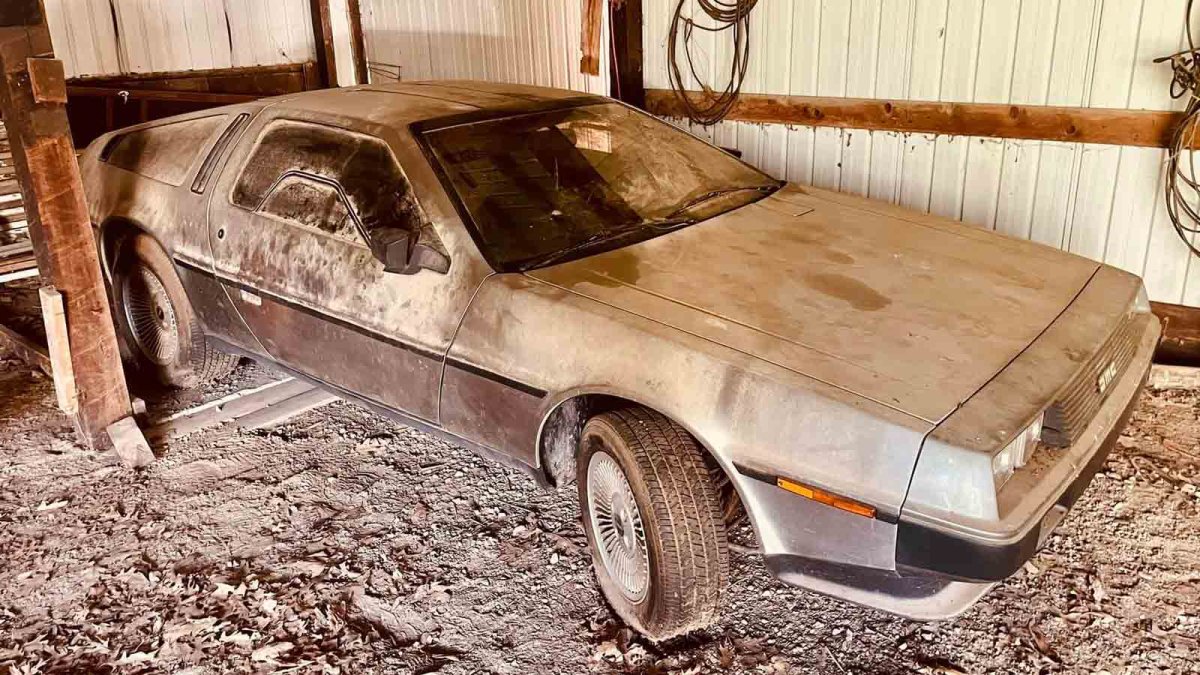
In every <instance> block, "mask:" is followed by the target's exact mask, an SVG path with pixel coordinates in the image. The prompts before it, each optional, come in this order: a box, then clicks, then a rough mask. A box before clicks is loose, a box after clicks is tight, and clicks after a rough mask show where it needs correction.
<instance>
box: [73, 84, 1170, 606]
mask: <svg viewBox="0 0 1200 675" xmlns="http://www.w3.org/2000/svg"><path fill="white" fill-rule="evenodd" d="M599 100H602V99H597V98H580V97H578V96H577V95H576V94H574V93H570V92H560V91H555V90H547V89H538V88H532V87H519V86H512V85H495V84H484V83H461V82H460V83H415V84H403V85H387V86H373V85H368V86H363V87H357V88H353V89H346V90H331V91H325V92H318V93H309V94H303V95H298V96H295V97H291V98H282V99H275V100H267V101H262V102H256V103H252V104H245V105H241V106H232V107H229V108H225V109H220V110H217V111H206V112H203V113H197V114H194V115H191V116H187V117H185V118H184V119H194V118H200V117H204V116H211V115H223V116H225V119H226V120H228V121H229V122H232V121H234V120H235V119H238V116H239V115H243V114H244V115H246V118H244V121H243V122H242V123H240V126H239V127H237V128H236V129H235V133H234V134H233V136H234V137H233V138H231V139H227V140H228V141H229V143H228V145H227V146H222V145H221V144H222V143H223V141H222V140H221V137H220V135H219V134H216V133H214V135H213V136H212V137H211V138H209V139H208V140H207V141H206V142H205V144H204V146H203V147H201V148H199V152H197V154H196V159H195V160H194V162H193V163H192V165H191V166H190V167H189V169H188V173H187V180H186V181H184V182H183V183H182V184H181V185H178V186H177V185H170V184H166V183H162V182H159V181H155V180H152V179H149V178H145V177H143V176H139V175H137V174H135V173H132V172H129V171H125V170H122V169H119V168H116V167H113V166H110V165H108V164H106V163H105V162H104V161H103V160H102V159H101V155H102V153H103V150H104V148H105V147H106V144H107V143H108V142H109V141H110V140H112V138H114V135H113V134H110V135H108V136H105V137H102V138H101V139H99V140H98V141H97V142H96V143H94V144H93V145H92V146H91V147H90V148H89V149H88V151H87V152H86V153H85V154H84V156H83V158H82V160H81V166H82V169H83V175H84V182H85V185H86V187H87V191H88V197H89V204H90V206H91V213H92V217H93V219H94V222H95V223H96V224H97V225H98V226H99V228H100V236H101V237H102V238H105V245H103V246H102V247H101V248H102V250H103V251H105V252H106V254H108V255H111V252H112V244H111V241H110V240H111V239H112V237H113V235H111V234H110V233H111V232H112V231H115V230H118V229H120V228H131V227H133V228H137V229H139V230H142V231H145V232H147V233H149V234H151V235H152V236H154V237H155V238H156V239H157V240H158V241H159V242H160V243H161V245H162V246H163V247H164V249H165V250H166V251H167V252H168V253H169V254H170V255H171V256H172V257H173V258H174V259H175V261H176V262H177V266H178V269H179V272H180V275H181V278H182V279H183V280H184V283H185V287H186V288H187V290H188V292H189V296H190V298H191V300H192V303H193V305H194V306H195V307H196V310H197V312H198V314H199V316H200V317H201V320H202V322H203V323H204V326H205V329H206V331H207V332H208V334H209V335H210V336H211V337H212V338H213V339H215V340H218V341H220V342H221V343H223V344H224V345H225V346H227V347H228V348H231V349H236V350H239V351H242V352H245V353H247V354H249V355H252V356H255V357H257V358H261V359H265V360H268V361H271V362H274V363H277V364H279V365H281V366H282V367H284V368H286V369H288V370H291V371H293V372H296V373H298V374H300V375H302V376H304V377H307V378H310V379H312V380H314V381H316V382H319V383H320V384H322V385H324V386H327V387H329V388H331V389H332V390H334V391H337V392H339V393H341V394H343V395H346V396H347V397H350V398H353V399H356V400H359V401H362V402H364V403H366V404H368V405H370V406H372V407H374V408H375V409H376V410H379V411H381V412H384V413H387V414H390V415H393V416H394V417H396V418H398V419H401V420H403V421H405V422H408V423H411V424H415V425H417V426H420V427H422V428H425V429H429V430H432V431H435V432H438V433H442V434H446V435H448V436H450V437H451V438H453V439H456V440H457V441H459V442H462V443H464V444H467V445H469V446H470V447H472V448H474V449H477V450H479V451H481V452H484V453H485V454H489V455H492V456H495V457H498V458H501V459H504V460H506V461H508V462H509V463H510V464H513V465H515V466H519V467H522V468H525V469H527V470H529V471H530V472H531V473H533V474H535V475H536V476H538V477H539V478H541V479H543V480H545V481H547V482H554V481H555V479H556V478H558V479H561V477H562V476H563V475H565V474H563V473H561V472H558V471H552V470H551V469H550V468H549V465H551V464H553V462H554V461H555V460H558V459H562V458H563V457H564V456H569V455H570V454H571V453H573V451H574V441H575V438H576V434H577V433H578V429H579V426H580V424H581V422H582V420H581V419H580V414H581V410H582V408H581V402H585V401H593V400H605V401H612V400H620V401H628V402H632V403H637V404H641V405H645V406H647V407H650V408H652V409H654V410H657V411H658V412H660V413H662V414H664V415H666V416H668V417H670V418H671V419H673V420H675V421H676V422H678V423H679V424H681V425H682V426H684V427H685V428H686V429H687V430H688V431H689V432H691V433H692V434H693V435H694V436H695V437H696V438H697V439H698V440H699V441H700V442H701V443H702V444H703V446H704V447H705V448H706V449H707V450H708V451H709V452H710V453H711V454H712V456H713V457H714V459H715V460H716V461H717V462H718V463H719V464H720V466H721V467H722V469H724V471H725V473H726V474H727V475H728V476H729V478H730V480H731V481H732V483H733V486H734V487H735V489H736V491H737V494H738V495H739V496H740V498H741V501H742V503H743V504H744V505H745V508H746V511H747V512H748V514H749V516H750V519H751V522H752V523H753V525H754V529H755V532H756V534H757V537H758V540H759V542H760V544H761V548H762V551H763V554H764V557H765V560H766V563H767V565H768V567H769V568H770V569H771V570H772V572H773V573H775V574H776V575H777V576H779V577H780V578H782V579H783V580H784V581H786V582H788V583H793V584H796V585H800V586H804V587H808V588H811V589H814V590H817V591H820V592H823V593H828V594H831V595H834V596H838V597H842V598H845V599H848V600H851V601H854V602H859V603H863V604H867V605H871V606H875V607H879V608H882V609H885V610H888V611H892V612H896V613H899V614H903V615H906V616H910V617H915V618H929V619H932V618H944V617H948V616H952V615H954V614H956V613H958V612H960V611H962V610H963V609H965V608H966V607H968V606H969V605H970V604H971V603H972V602H973V601H974V600H975V599H977V598H978V597H979V596H980V595H981V594H982V593H984V592H985V591H986V590H987V589H988V588H989V587H990V584H991V583H993V582H995V581H997V580H999V579H1000V578H1003V577H1004V576H1006V575H1007V574H1009V573H1011V571H1013V569H1015V568H1014V567H1012V565H1013V564H1014V562H1015V564H1016V565H1019V564H1020V563H1021V562H1023V561H1024V560H1025V559H1026V558H1028V556H1029V555H1031V554H1032V552H1033V550H1035V549H1036V547H1037V545H1039V544H1040V543H1041V542H1042V541H1044V537H1045V533H1046V532H1048V531H1049V530H1050V529H1052V527H1053V525H1054V524H1055V523H1056V522H1057V519H1058V518H1059V517H1061V513H1062V512H1063V511H1065V507H1069V506H1070V503H1068V502H1073V501H1074V498H1076V497H1077V496H1078V492H1079V491H1081V490H1082V487H1084V486H1086V484H1087V481H1088V479H1090V477H1091V474H1092V473H1094V471H1095V469H1096V468H1097V465H1096V462H1097V458H1099V460H1098V461H1103V456H1104V454H1105V453H1106V452H1107V447H1108V446H1111V440H1112V438H1113V437H1114V434H1116V433H1118V432H1119V430H1120V428H1121V426H1122V425H1123V423H1124V418H1123V415H1124V414H1126V413H1127V411H1128V409H1129V407H1130V406H1131V405H1132V402H1133V401H1134V400H1135V397H1136V394H1137V392H1138V391H1139V389H1140V386H1141V384H1142V381H1143V379H1144V376H1145V373H1146V371H1147V369H1148V365H1149V362H1150V356H1151V354H1152V352H1153V349H1154V346H1155V344H1156V343H1157V339H1158V335H1159V328H1158V324H1157V321H1155V320H1154V319H1153V317H1152V316H1151V315H1150V314H1149V313H1148V308H1146V307H1144V306H1143V305H1142V303H1141V302H1140V301H1139V291H1140V289H1141V284H1140V281H1139V280H1138V279H1137V278H1136V277H1134V276H1132V275H1129V274H1126V273H1124V272H1120V271H1118V270H1115V269H1113V268H1110V267H1106V266H1102V265H1099V264H1097V263H1095V262H1092V261H1089V260H1086V259H1083V258H1080V257H1077V256H1073V255H1069V254H1066V253H1063V252H1060V251H1057V250H1054V249H1051V248H1049V247H1045V246H1041V245H1038V244H1034V243H1029V242H1025V241H1018V240H1013V239H1008V238H1005V237H1002V236H1000V235H997V234H995V233H992V232H988V231H985V230H980V229H976V228H972V227H968V226H965V225H962V224H959V223H955V222H951V221H947V220H944V219H940V218H936V217H933V216H928V215H923V214H918V213H914V212H912V211H908V210H905V209H901V208H897V207H893V206H889V205H886V204H881V203H878V202H874V201H869V200H865V199H859V198H856V197H849V196H845V195H841V194H836V193H831V192H827V191H823V190H817V189H813V188H807V187H803V188H802V187H798V186H787V187H785V188H783V189H782V190H780V191H779V192H777V193H775V194H774V195H771V196H769V197H766V198H764V199H762V200H760V201H758V202H755V203H753V204H750V205H748V206H744V207H742V208H739V209H735V210H733V211H730V212H728V213H725V214H723V215H720V216H717V217H714V218H711V219H708V220H706V221H703V222H700V223H697V224H695V225H692V226H690V227H687V228H684V229H681V230H678V231H675V232H671V233H670V234H665V235H663V236H659V237H657V238H653V239H649V240H647V241H643V242H641V243H637V244H634V245H630V246H626V247H622V248H618V249H616V250H612V251H609V252H606V253H601V254H598V255H593V256H589V257H586V258H583V259H579V260H575V261H572V262H566V263H563V264H558V265H553V266H550V267H546V268H542V269H536V270H532V271H529V272H526V273H496V272H494V271H493V270H492V269H491V268H490V266H489V265H488V263H487V262H486V260H485V259H484V257H483V256H482V255H481V252H480V250H479V248H478V246H477V244H476V242H475V241H474V240H473V239H472V236H471V235H470V233H469V231H468V229H467V227H466V226H465V224H464V214H463V213H462V211H461V210H460V209H459V208H458V207H457V206H456V204H455V203H454V201H453V199H452V198H451V197H450V196H449V195H448V194H447V191H446V187H445V186H444V185H443V183H442V181H441V180H440V178H439V176H438V174H437V171H436V170H435V168H434V167H433V166H432V165H431V163H430V160H429V159H428V157H427V154H426V153H425V152H424V150H423V148H422V146H421V143H420V139H419V137H418V134H417V133H415V132H414V130H413V128H412V125H414V124H417V123H421V122H425V121H428V120H431V119H437V118H442V117H445V116H450V115H456V114H461V113H466V112H470V111H474V110H480V109H483V110H495V111H497V114H501V113H503V112H504V111H509V112H511V113H512V114H517V113H519V112H521V111H523V110H527V109H530V108H533V107H538V106H547V105H555V101H558V102H560V103H561V104H563V105H567V104H582V103H587V102H596V101H599ZM278 120H291V121H294V122H297V123H316V124H321V125H327V126H332V127H337V128H341V129H345V130H350V131H352V132H353V133H357V134H366V135H368V136H371V137H374V138H378V139H382V141H384V142H385V143H386V144H387V146H388V147H389V148H390V150H391V152H392V153H393V154H394V156H395V159H396V161H397V163H398V164H399V166H400V168H401V169H402V171H403V173H404V175H405V176H406V178H407V180H408V181H409V183H411V185H412V187H413V192H414V193H415V195H416V197H417V200H418V201H419V206H420V209H421V211H422V212H423V214H424V217H425V218H426V219H427V221H428V223H429V225H430V226H431V227H432V228H433V231H434V233H435V234H436V237H437V239H438V240H439V241H440V243H441V245H442V246H444V249H445V252H446V255H447V256H448V258H449V259H450V266H449V270H448V271H447V272H446V273H445V274H439V273H436V272H432V271H422V272H420V273H417V274H413V275H399V274H390V273H385V272H384V271H383V270H382V267H381V265H380V264H379V262H378V261H377V260H376V258H375V256H374V255H373V254H372V251H371V250H370V248H368V247H367V246H366V245H362V244H354V243H349V242H345V241H340V240H335V239H333V238H330V237H328V236H325V235H321V234H318V233H314V232H312V231H310V230H305V229H303V228H297V227H296V226H294V225H292V224H289V223H286V222H282V221H279V220H277V219H272V218H269V217H264V216H262V215H261V214H257V213H253V212H251V211H248V210H245V209H242V208H239V207H238V206H236V205H234V204H233V203H232V201H231V198H230V195H231V191H232V190H233V185H234V183H235V181H236V180H237V179H238V176H239V175H240V174H241V172H242V168H243V166H244V164H245V163H246V161H247V158H248V157H249V155H250V153H251V152H252V150H253V148H254V145H255V139H257V138H259V136H260V134H261V133H262V132H263V130H264V129H267V128H269V127H270V125H272V124H273V123H275V122H277V121H278ZM154 124H161V123H154ZM154 124H152V125H147V126H148V127H149V126H154ZM227 126H228V125H227V124H226V123H224V122H223V123H222V124H221V125H220V128H222V129H224V128H227ZM137 129H138V128H137V127H135V128H134V130H135V131H136V130H137ZM120 133H127V132H120ZM214 148H216V149H215V150H214ZM206 161H209V162H211V163H213V167H212V168H213V173H212V175H213V178H212V179H211V180H210V181H209V182H208V183H207V185H205V186H203V188H204V189H203V190H202V191H201V192H197V191H194V190H192V189H190V187H191V186H192V183H193V180H192V179H193V177H194V176H195V175H196V174H197V173H198V172H201V167H202V164H203V163H204V162H206ZM1118 337H1120V338H1121V344H1120V345H1118V347H1119V349H1117V352H1114V353H1119V354H1122V355H1123V356H1121V357H1120V368H1119V372H1116V373H1115V375H1116V377H1115V379H1114V378H1112V376H1113V375H1114V372H1113V371H1116V370H1118V369H1117V368H1116V366H1115V365H1112V367H1111V368H1110V363H1111V364H1116V363H1117V360H1105V359H1104V358H1102V357H1104V355H1105V354H1106V353H1107V352H1105V349H1106V345H1111V344H1113V343H1115V342H1117V338H1118ZM1114 359H1115V357H1114ZM1094 369H1100V370H1102V371H1106V372H1107V375H1106V376H1107V377H1109V379H1113V381H1112V382H1111V383H1110V384H1109V385H1107V386H1105V387H1101V388H1102V389H1105V391H1102V392H1101V394H1102V395H1101V396H1100V397H1099V399H1101V400H1099V402H1098V403H1097V405H1098V406H1099V407H1098V408H1097V409H1096V410H1095V411H1094V414H1092V415H1091V416H1090V417H1089V419H1088V424H1087V426H1086V428H1084V429H1082V430H1076V432H1075V433H1074V435H1073V437H1072V439H1071V442H1070V444H1069V446H1067V447H1058V448H1040V449H1039V450H1038V452H1037V453H1036V454H1035V455H1034V458H1033V460H1032V461H1031V463H1030V465H1029V466H1028V467H1026V468H1025V469H1022V470H1020V471H1017V472H1016V475H1015V476H1014V478H1013V479H1012V480H1010V481H1009V482H1008V483H1007V484H1005V485H1004V486H1003V487H1001V488H999V489H997V488H996V487H995V484H994V483H993V469H992V459H993V457H994V456H995V455H996V454H997V453H998V452H999V451H1000V450H1001V449H1002V448H1003V447H1004V446H1005V445H1006V444H1007V443H1008V442H1009V441H1010V440H1011V439H1012V438H1013V436H1014V435H1015V434H1017V433H1019V432H1020V431H1021V430H1022V429H1024V428H1025V427H1027V426H1028V425H1029V424H1030V422H1031V421H1032V420H1034V419H1035V418H1036V417H1037V416H1038V415H1039V414H1041V413H1042V412H1043V411H1045V410H1046V409H1047V408H1048V407H1051V406H1054V405H1055V404H1056V401H1059V400H1060V399H1061V398H1062V397H1063V396H1064V393H1065V392H1069V391H1074V389H1072V387H1073V386H1074V387H1075V389H1078V386H1082V385H1078V383H1079V382H1081V381H1084V380H1087V379H1088V378H1092V379H1095V377H1096V376H1097V373H1093V372H1092V370H1094ZM600 397H606V398H603V399H601V398H600ZM1093 398H1095V397H1093ZM1106 441H1107V443H1106ZM781 478H782V479H786V480H789V481H796V482H799V483H802V484H804V485H807V486H811V487H814V488H817V489H820V490H823V491H827V492H828V493H830V494H834V495H839V496H842V497H845V498H848V499H850V500H853V501H854V502H855V503H858V504H862V505H867V506H869V507H870V508H871V509H872V510H873V512H874V516H873V517H866V516H863V515H859V514H856V513H851V512H848V511H846V510H840V509H837V508H832V507H830V506H828V505H826V504H823V503H820V502H818V501H814V500H812V499H806V498H804V497H802V496H799V495H797V494H794V493H793V492H789V491H787V490H784V489H781V488H780V487H779V485H780V482H779V479H781ZM1031 541H1032V544H1031V543H1030V542H1031ZM946 556H950V557H951V558H963V557H964V556H965V559H966V563H965V566H964V565H956V563H954V562H953V561H951V562H947V560H946ZM997 561H998V562H997Z"/></svg>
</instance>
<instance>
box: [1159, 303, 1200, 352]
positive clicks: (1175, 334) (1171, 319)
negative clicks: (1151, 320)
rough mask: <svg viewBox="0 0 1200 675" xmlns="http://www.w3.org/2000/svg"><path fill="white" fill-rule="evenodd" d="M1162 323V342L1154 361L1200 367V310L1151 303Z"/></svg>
mask: <svg viewBox="0 0 1200 675" xmlns="http://www.w3.org/2000/svg"><path fill="white" fill-rule="evenodd" d="M1150 306H1151V308H1153V309H1154V315H1155V316H1157V317H1158V318H1159V320H1160V321H1162V325H1163V336H1162V342H1160V343H1159V345H1158V351H1157V352H1156V353H1155V355H1154V360H1155V361H1158V362H1159V363H1170V364H1177V365H1188V366H1200V308H1196V307H1184V306H1182V305H1170V304H1167V303H1163V302H1152V303H1150Z"/></svg>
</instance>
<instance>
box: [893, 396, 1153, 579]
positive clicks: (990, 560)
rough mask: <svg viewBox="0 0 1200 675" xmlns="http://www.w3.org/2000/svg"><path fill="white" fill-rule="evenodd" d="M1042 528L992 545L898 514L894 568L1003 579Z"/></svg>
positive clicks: (1068, 501)
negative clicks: (922, 523) (920, 523)
mask: <svg viewBox="0 0 1200 675" xmlns="http://www.w3.org/2000/svg"><path fill="white" fill-rule="evenodd" d="M1140 396H1141V388H1140V387H1139V389H1138V392H1137V393H1136V394H1134V396H1133V398H1132V399H1131V400H1130V401H1129V405H1128V406H1126V408H1125V411H1124V412H1122V413H1121V417H1120V418H1119V419H1118V420H1117V423H1116V424H1115V425H1114V426H1113V428H1112V431H1110V432H1109V433H1108V436H1107V437H1105V439H1104V442H1103V443H1102V444H1101V446H1100V449H1099V450H1098V451H1097V452H1096V454H1094V455H1093V456H1092V458H1091V459H1090V460H1089V461H1088V463H1087V465H1086V466H1085V467H1084V468H1083V470H1082V471H1081V472H1080V473H1079V476H1078V477H1077V478H1075V480H1074V481H1072V482H1071V484H1070V485H1069V486H1067V489H1066V490H1064V491H1063V492H1062V494H1061V495H1059V498H1058V500H1057V501H1056V504H1057V505H1059V506H1062V507H1065V508H1068V509H1069V508H1071V506H1073V505H1074V504H1075V502H1076V501H1078V500H1079V497H1080V496H1081V495H1082V494H1083V493H1084V491H1085V490H1087V487H1088V485H1089V484H1090V483H1091V482H1092V478H1093V477H1094V476H1095V475H1096V473H1097V472H1098V471H1100V468H1101V467H1103V466H1104V462H1105V461H1106V460H1107V459H1108V455H1109V453H1110V452H1112V449H1113V447H1114V446H1115V445H1116V443H1117V438H1119V437H1120V436H1121V432H1122V431H1124V429H1125V424H1126V423H1127V422H1128V421H1129V416H1130V415H1131V414H1132V413H1133V408H1134V407H1135V406H1136V405H1137V402H1138V399H1139V398H1140ZM1041 531H1042V523H1041V522H1040V521H1039V522H1038V523H1037V524H1036V525H1034V526H1033V527H1032V528H1030V530H1029V532H1027V533H1025V535H1024V536H1022V537H1021V538H1020V539H1018V540H1017V541H1014V542H1010V543H1008V544H990V543H986V542H982V541H978V540H976V539H971V538H968V537H965V536H962V535H956V534H950V533H947V532H944V531H942V530H936V529H933V528H930V527H927V526H925V525H919V524H916V523H912V522H909V521H906V520H905V519H904V516H903V515H901V517H900V523H899V524H898V525H897V529H896V569H897V570H900V571H901V572H902V573H916V574H937V575H940V576H945V577H949V578H951V579H955V580H957V581H968V582H974V583H982V582H992V581H1003V580H1004V579H1007V578H1008V577H1010V576H1012V575H1013V573H1015V572H1016V571H1017V570H1018V569H1020V568H1021V566H1022V565H1024V564H1025V561H1027V560H1029V559H1030V558H1031V557H1033V554H1034V553H1037V550H1038V542H1039V541H1040V538H1041Z"/></svg>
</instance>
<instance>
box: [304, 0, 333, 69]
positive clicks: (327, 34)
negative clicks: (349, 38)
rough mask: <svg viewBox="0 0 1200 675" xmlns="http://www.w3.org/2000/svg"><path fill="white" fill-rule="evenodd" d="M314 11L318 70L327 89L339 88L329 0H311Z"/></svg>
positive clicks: (314, 37)
mask: <svg viewBox="0 0 1200 675" xmlns="http://www.w3.org/2000/svg"><path fill="white" fill-rule="evenodd" d="M309 7H310V9H311V10H312V27H313V39H314V42H313V44H314V45H316V52H317V70H318V72H319V73H320V75H321V84H322V85H324V86H325V87H336V86H338V79H337V56H336V55H335V53H334V47H333V21H332V19H331V16H330V14H329V0H309Z"/></svg>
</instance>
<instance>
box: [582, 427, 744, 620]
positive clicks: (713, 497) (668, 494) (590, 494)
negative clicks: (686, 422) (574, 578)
mask: <svg viewBox="0 0 1200 675" xmlns="http://www.w3.org/2000/svg"><path fill="white" fill-rule="evenodd" d="M706 460H707V457H706V455H705V453H704V450H703V449H701V448H700V446H699V444H697V442H696V440H695V439H694V438H692V437H691V435H690V434H688V433H687V432H686V431H685V430H684V429H683V428H681V427H680V426H679V425H677V424H675V423H673V422H671V421H670V420H668V419H667V418H666V417H663V416H662V415H659V414H658V413H655V412H653V411H650V410H647V409H645V408H626V409H623V410H617V411H613V412H608V413H604V414H601V415H597V416H596V417H593V418H592V419H590V420H588V422H587V424H586V425H584V428H583V434H582V435H581V438H580V451H579V461H578V462H577V471H578V486H579V500H580V504H581V507H582V510H583V522H584V529H585V530H586V531H587V536H588V542H589V543H590V544H591V550H592V562H593V565H594V567H595V570H596V579H597V580H598V581H599V584H600V590H601V592H603V593H604V597H605V598H606V599H607V600H608V601H609V603H610V604H611V605H612V607H613V609H614V610H615V611H616V612H617V614H618V615H619V616H620V617H621V619H622V620H624V621H625V622H626V623H627V624H629V625H630V626H631V627H633V628H634V629H636V630H637V631H639V632H640V633H642V634H644V635H645V636H647V637H649V638H650V639H652V640H656V641H658V640H666V639H668V638H672V637H675V636H678V635H683V634H684V633H687V632H689V631H692V630H695V629H698V628H703V627H705V626H708V625H710V624H712V623H713V622H714V621H716V619H717V617H718V615H719V611H720V606H721V599H722V596H723V595H724V593H725V589H726V586H727V585H728V583H729V582H728V579H729V551H728V544H727V541H726V537H725V523H724V516H723V512H722V509H721V498H720V492H719V490H718V489H717V486H716V484H715V483H714V481H713V480H712V475H711V472H710V468H709V464H708V462H707V461H706Z"/></svg>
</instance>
